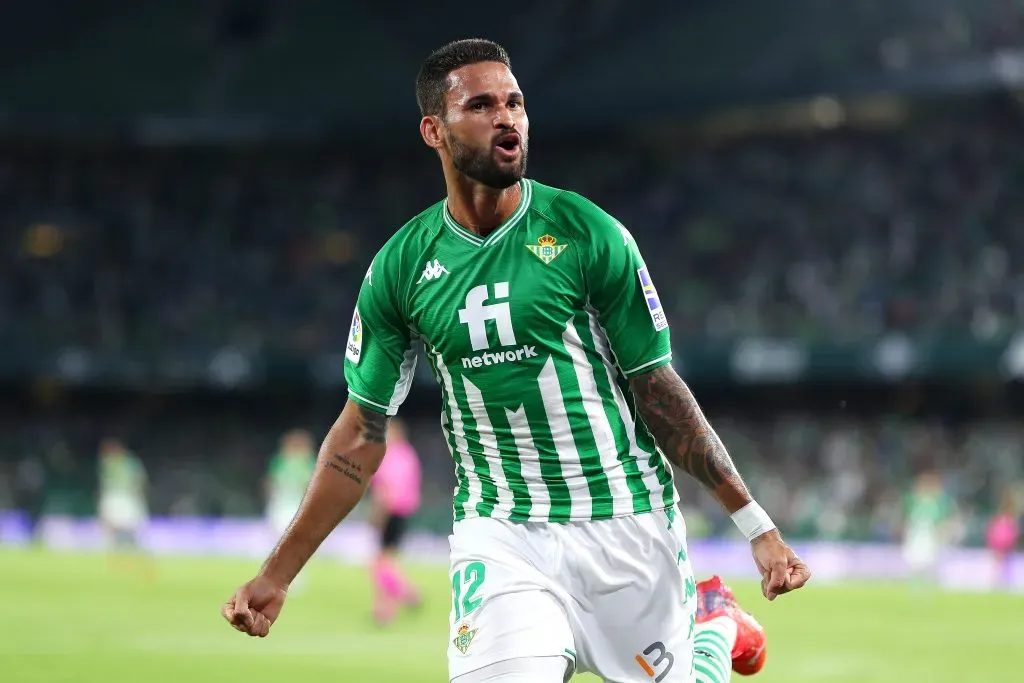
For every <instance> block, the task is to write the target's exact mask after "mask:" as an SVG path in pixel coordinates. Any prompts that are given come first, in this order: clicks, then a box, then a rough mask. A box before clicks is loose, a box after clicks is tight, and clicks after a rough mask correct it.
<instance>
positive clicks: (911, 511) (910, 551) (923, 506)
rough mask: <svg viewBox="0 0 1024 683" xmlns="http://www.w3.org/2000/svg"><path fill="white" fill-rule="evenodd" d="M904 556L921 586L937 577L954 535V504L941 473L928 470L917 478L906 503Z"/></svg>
mask: <svg viewBox="0 0 1024 683" xmlns="http://www.w3.org/2000/svg"><path fill="white" fill-rule="evenodd" d="M904 513H905V519H904V526H903V559H904V561H905V562H906V564H907V569H908V570H909V571H910V576H911V578H912V579H913V580H914V581H915V583H916V584H917V585H918V586H921V585H924V584H926V583H932V582H934V581H936V580H938V566H939V559H940V558H941V554H942V549H943V547H944V546H946V545H947V544H948V543H949V542H950V541H951V540H952V537H953V533H952V532H953V524H954V521H955V516H954V515H955V506H954V503H953V499H952V498H951V497H950V496H949V494H947V493H946V491H945V489H944V488H943V486H942V476H941V475H940V474H939V472H938V471H937V470H935V469H927V470H925V471H924V472H922V473H921V474H919V475H918V477H917V479H915V481H914V484H913V488H912V489H911V490H910V492H909V493H907V496H906V500H905V503H904Z"/></svg>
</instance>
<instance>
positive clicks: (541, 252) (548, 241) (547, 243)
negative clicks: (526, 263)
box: [526, 235, 569, 263]
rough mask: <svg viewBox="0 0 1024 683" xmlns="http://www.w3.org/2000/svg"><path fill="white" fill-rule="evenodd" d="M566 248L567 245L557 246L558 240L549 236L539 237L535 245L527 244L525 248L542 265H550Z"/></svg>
mask: <svg viewBox="0 0 1024 683" xmlns="http://www.w3.org/2000/svg"><path fill="white" fill-rule="evenodd" d="M568 246H569V245H568V244H558V240H556V239H555V238H554V237H552V236H551V235H541V236H540V237H538V238H537V244H527V245H526V248H527V249H529V250H530V253H531V254H533V255H534V256H536V257H537V258H539V259H540V260H541V261H543V262H544V263H551V262H552V261H554V260H555V259H556V258H558V255H559V254H561V253H562V252H563V251H565V249H566V247H568Z"/></svg>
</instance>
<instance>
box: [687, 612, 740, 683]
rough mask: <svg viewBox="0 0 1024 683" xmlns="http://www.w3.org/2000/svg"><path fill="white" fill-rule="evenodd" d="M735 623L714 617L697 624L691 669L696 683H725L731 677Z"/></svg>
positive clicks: (724, 618) (725, 618)
mask: <svg viewBox="0 0 1024 683" xmlns="http://www.w3.org/2000/svg"><path fill="white" fill-rule="evenodd" d="M735 644H736V622H734V621H733V620H732V619H730V618H729V617H715V618H714V619H712V620H711V621H705V622H704V623H703V624H697V629H696V631H695V633H694V636H693V669H694V672H695V673H696V674H697V683H727V682H728V681H729V679H730V678H731V677H732V648H733V645H735Z"/></svg>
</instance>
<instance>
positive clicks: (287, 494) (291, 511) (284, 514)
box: [266, 429, 316, 537]
mask: <svg viewBox="0 0 1024 683" xmlns="http://www.w3.org/2000/svg"><path fill="white" fill-rule="evenodd" d="M315 468H316V453H315V452H314V451H313V440H312V438H311V437H310V436H309V433H308V432H306V431H304V430H302V429H293V430H291V431H289V432H287V433H285V434H284V435H283V436H282V437H281V443H280V448H279V450H278V451H277V453H275V454H274V456H273V457H272V458H271V459H270V464H269V466H268V468H267V478H266V492H267V509H266V514H267V524H268V525H269V526H270V529H271V530H272V531H273V533H274V536H275V537H279V536H280V535H281V534H283V533H284V532H285V529H287V528H288V525H289V524H290V523H291V521H292V517H294V516H295V513H296V512H297V511H298V509H299V503H301V502H302V496H303V495H304V494H305V492H306V486H308V485H309V478H310V477H311V476H312V474H313V470H314V469H315Z"/></svg>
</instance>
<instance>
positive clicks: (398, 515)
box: [370, 417, 421, 624]
mask: <svg viewBox="0 0 1024 683" xmlns="http://www.w3.org/2000/svg"><path fill="white" fill-rule="evenodd" d="M420 479H421V476H420V460H419V456H417V454H416V449H415V448H413V446H412V444H411V443H409V440H408V439H407V438H406V432H405V424H404V423H403V422H402V421H401V420H400V419H399V418H397V417H395V418H392V419H391V422H390V424H389V425H388V434H387V452H386V453H385V455H384V460H382V461H381V463H380V467H379V468H378V469H377V473H376V474H374V475H373V479H372V480H371V482H370V492H371V495H372V505H373V511H372V513H371V518H372V519H373V520H374V522H375V524H376V526H377V528H378V530H379V531H380V545H379V548H378V552H377V556H376V557H375V558H374V560H373V563H372V565H371V571H372V572H373V583H374V588H375V599H374V610H373V612H374V618H375V619H376V620H377V621H378V623H382V624H384V623H387V622H389V621H391V620H392V619H393V618H394V616H395V611H396V610H397V608H398V606H399V605H406V606H409V607H415V606H418V605H419V602H420V595H419V590H417V588H416V586H414V585H413V583H412V582H411V581H410V580H409V579H408V578H407V577H406V576H405V574H404V573H403V572H402V569H401V567H400V566H399V565H398V548H399V545H400V544H401V542H402V536H404V535H405V529H406V526H407V525H408V523H409V518H410V517H411V516H412V515H413V514H415V513H416V511H417V510H418V509H419V506H420Z"/></svg>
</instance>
